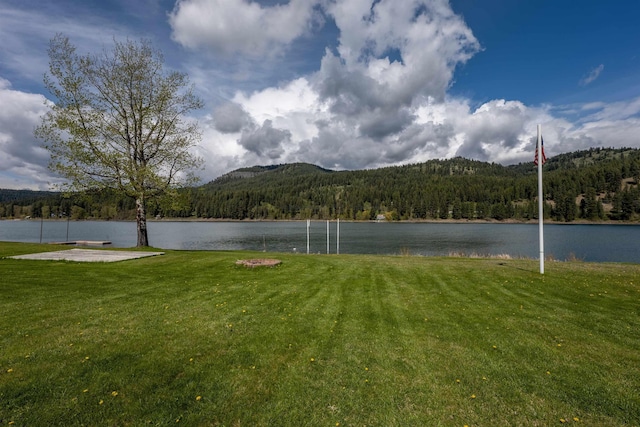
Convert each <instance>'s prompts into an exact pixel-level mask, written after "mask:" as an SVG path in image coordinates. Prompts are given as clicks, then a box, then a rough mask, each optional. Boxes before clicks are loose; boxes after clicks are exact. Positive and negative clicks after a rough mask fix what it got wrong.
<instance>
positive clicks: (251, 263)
mask: <svg viewBox="0 0 640 427" xmlns="http://www.w3.org/2000/svg"><path fill="white" fill-rule="evenodd" d="M281 263H282V261H280V260H279V259H269V258H259V259H239V260H238V261H236V265H244V266H245V267H248V268H254V267H274V266H276V265H278V264H281Z"/></svg>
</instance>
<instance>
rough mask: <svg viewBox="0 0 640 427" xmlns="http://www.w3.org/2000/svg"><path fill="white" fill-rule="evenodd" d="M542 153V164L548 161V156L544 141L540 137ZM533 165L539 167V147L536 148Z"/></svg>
mask: <svg viewBox="0 0 640 427" xmlns="http://www.w3.org/2000/svg"><path fill="white" fill-rule="evenodd" d="M540 151H542V156H541V161H542V164H543V165H544V163H545V162H546V161H547V156H545V155H544V140H543V139H542V137H540ZM533 164H534V165H536V166H538V147H536V157H535V158H534V159H533Z"/></svg>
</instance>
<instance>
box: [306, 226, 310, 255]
mask: <svg viewBox="0 0 640 427" xmlns="http://www.w3.org/2000/svg"><path fill="white" fill-rule="evenodd" d="M309 227H311V220H310V219H308V220H307V255H309Z"/></svg>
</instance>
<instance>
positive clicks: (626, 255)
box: [0, 220, 640, 263]
mask: <svg viewBox="0 0 640 427" xmlns="http://www.w3.org/2000/svg"><path fill="white" fill-rule="evenodd" d="M148 229H149V242H150V244H151V245H152V246H154V247H157V248H163V249H189V250H256V251H266V252H294V251H295V252H299V253H306V252H307V222H306V221H282V222H280V221H276V222H266V221H265V222H218V221H215V222H205V221H193V222H190V221H180V222H178V221H176V222H172V221H151V222H149V223H148ZM544 231H545V234H544V240H545V255H547V256H553V257H554V258H555V259H558V260H566V259H572V258H576V259H580V260H583V261H594V262H633V263H640V225H609V224H607V225H602V224H545V226H544ZM41 232H42V238H41V237H40V236H41ZM337 234H338V224H337V223H336V222H335V221H332V222H330V223H329V252H330V253H332V254H335V253H336V251H337V250H338V242H337ZM339 234H340V242H339V252H340V253H341V254H385V255H399V254H411V255H424V256H440V255H449V254H452V253H457V254H464V255H473V254H478V255H499V254H508V255H510V256H512V257H527V258H534V259H537V258H538V252H539V248H538V225H537V224H496V223H486V224H484V223H404V222H393V223H392V222H381V223H375V222H340V227H339ZM67 236H68V237H67ZM41 239H42V242H60V241H66V240H109V241H111V242H112V245H111V246H112V247H119V248H127V247H133V246H135V245H136V224H135V222H128V221H70V222H67V221H43V222H41V221H39V220H25V221H19V220H16V221H9V220H4V221H0V241H16V242H35V243H37V242H39V241H40V240H41ZM309 252H311V253H327V223H326V221H312V222H311V223H310V227H309Z"/></svg>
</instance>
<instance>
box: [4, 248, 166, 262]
mask: <svg viewBox="0 0 640 427" xmlns="http://www.w3.org/2000/svg"><path fill="white" fill-rule="evenodd" d="M156 255H164V252H137V251H136V252H134V251H104V250H98V249H69V250H66V251H55V252H40V253H37V254H27V255H16V256H12V257H9V258H15V259H31V260H49V261H76V262H116V261H126V260H130V259H138V258H146V257H150V256H156Z"/></svg>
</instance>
